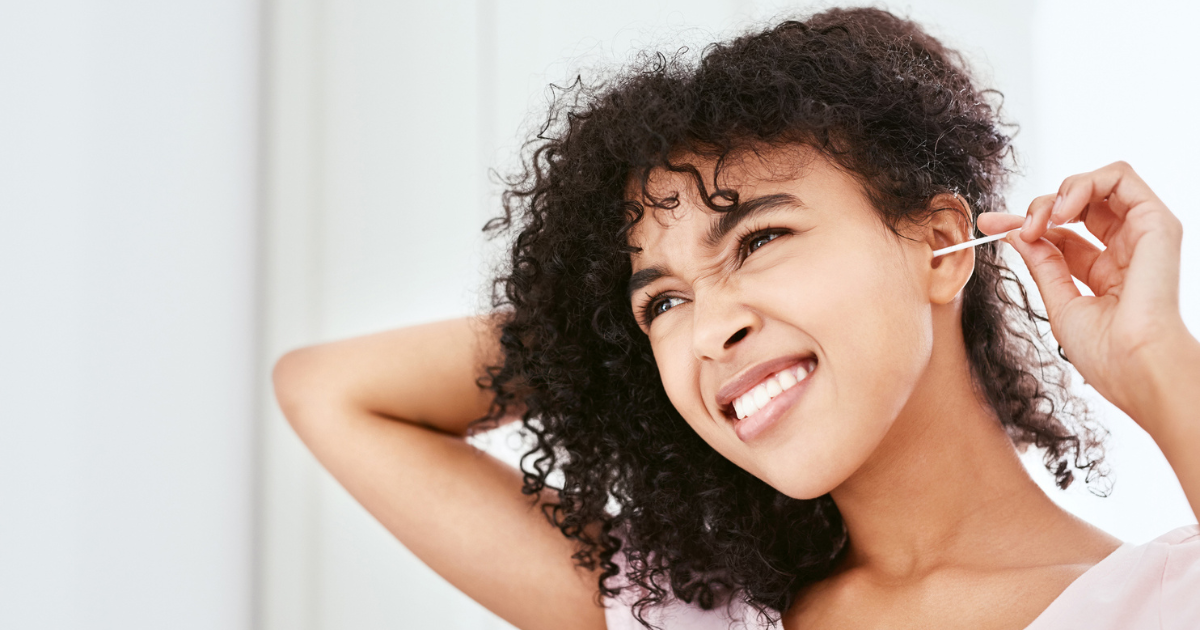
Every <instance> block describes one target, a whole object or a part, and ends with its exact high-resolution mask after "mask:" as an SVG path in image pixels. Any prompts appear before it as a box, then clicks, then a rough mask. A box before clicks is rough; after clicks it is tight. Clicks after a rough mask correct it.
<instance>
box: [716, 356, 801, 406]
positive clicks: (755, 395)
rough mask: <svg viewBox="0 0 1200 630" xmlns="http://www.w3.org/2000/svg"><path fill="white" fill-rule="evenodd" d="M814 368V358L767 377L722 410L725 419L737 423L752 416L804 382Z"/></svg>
mask: <svg viewBox="0 0 1200 630" xmlns="http://www.w3.org/2000/svg"><path fill="white" fill-rule="evenodd" d="M816 367H817V361H816V358H808V359H805V360H803V361H800V362H799V363H796V364H793V365H790V366H788V367H786V368H784V369H782V370H779V371H777V372H774V373H772V374H770V375H768V376H767V377H766V378H764V379H763V380H761V381H759V382H758V383H757V384H756V385H755V386H754V387H751V388H750V389H749V390H747V391H746V392H745V393H744V394H742V395H741V396H738V397H737V398H735V399H734V400H733V402H732V403H731V404H730V405H728V406H727V407H726V408H725V409H723V411H724V412H725V415H726V417H728V418H729V419H730V420H733V421H734V422H738V421H741V420H744V419H746V418H749V417H751V416H753V415H754V414H755V413H757V412H758V411H760V410H761V409H763V408H764V407H766V406H767V405H768V404H770V402H771V401H772V400H774V399H775V398H776V397H777V396H780V395H782V394H783V393H784V392H786V391H788V390H789V389H791V388H793V387H795V386H796V385H799V384H800V383H802V382H804V380H805V379H807V378H808V376H809V374H812V371H813V370H814V369H816Z"/></svg>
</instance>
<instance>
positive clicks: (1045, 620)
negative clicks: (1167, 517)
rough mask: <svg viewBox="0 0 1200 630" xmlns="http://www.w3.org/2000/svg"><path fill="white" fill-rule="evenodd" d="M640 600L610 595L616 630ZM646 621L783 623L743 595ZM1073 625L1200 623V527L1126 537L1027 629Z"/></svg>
mask: <svg viewBox="0 0 1200 630" xmlns="http://www.w3.org/2000/svg"><path fill="white" fill-rule="evenodd" d="M627 595H628V597H627ZM634 601H637V597H636V595H635V594H634V593H632V592H631V591H629V590H626V591H622V593H621V597H620V599H619V600H611V599H610V600H608V604H607V606H608V607H607V609H606V610H605V618H606V620H607V622H608V630H642V629H643V626H642V624H640V623H638V621H637V619H635V618H634V617H633V612H632V609H631V608H630V606H631V605H632V603H633V602H634ZM646 620H647V621H650V622H651V623H654V624H655V625H657V626H659V627H661V628H663V629H664V630H729V629H730V628H731V627H736V628H745V629H746V630H779V625H778V624H774V625H770V626H767V625H762V624H760V623H759V622H758V619H757V613H756V612H755V611H754V609H753V608H750V607H749V606H747V605H746V604H744V603H742V602H741V601H740V600H739V601H736V602H734V605H733V606H731V607H730V609H729V610H728V611H727V610H726V609H724V608H722V609H718V610H701V609H700V608H699V607H696V606H692V605H689V604H684V603H682V602H678V601H674V602H670V603H669V604H667V605H665V606H663V607H661V608H659V609H656V610H652V611H647V613H646ZM734 621H739V622H741V623H742V624H744V625H737V626H733V625H732V624H733V622H734ZM1071 628H1079V629H1081V630H1082V629H1085V628H1086V629H1087V630H1118V629H1119V630H1127V629H1129V628H1154V629H1156V630H1185V629H1186V630H1196V629H1197V628H1200V527H1197V526H1196V525H1188V526H1187V527H1180V528H1179V529H1176V530H1174V531H1172V532H1170V533H1168V534H1166V535H1164V536H1161V537H1159V538H1157V539H1155V540H1153V541H1151V542H1149V543H1146V544H1144V545H1134V544H1131V543H1125V544H1124V545H1122V546H1121V547H1120V548H1118V549H1117V550H1116V551H1114V552H1113V553H1112V554H1111V555H1109V556H1108V557H1107V558H1105V559H1104V560H1101V561H1100V562H1099V563H1098V564H1096V566H1094V567H1092V568H1090V569H1088V570H1087V571H1086V572H1084V574H1083V575H1081V576H1079V578H1078V579H1076V580H1075V581H1074V582H1072V583H1071V584H1070V586H1068V587H1067V588H1066V590H1064V591H1063V592H1062V594H1061V595H1059V596H1058V599H1055V600H1054V601H1053V602H1051V603H1050V606H1049V607H1047V608H1046V610H1044V611H1042V614H1040V615H1038V618H1037V619H1034V620H1033V623H1032V624H1030V625H1029V626H1028V627H1027V628H1026V630H1069V629H1071Z"/></svg>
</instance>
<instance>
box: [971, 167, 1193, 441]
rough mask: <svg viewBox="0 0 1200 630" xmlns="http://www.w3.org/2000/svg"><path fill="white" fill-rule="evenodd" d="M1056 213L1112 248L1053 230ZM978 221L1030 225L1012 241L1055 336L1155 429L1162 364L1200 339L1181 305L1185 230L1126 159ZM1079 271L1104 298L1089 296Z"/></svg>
mask: <svg viewBox="0 0 1200 630" xmlns="http://www.w3.org/2000/svg"><path fill="white" fill-rule="evenodd" d="M1049 221H1053V222H1054V223H1056V224H1058V225H1065V224H1067V223H1070V222H1077V221H1082V222H1083V224H1084V225H1085V226H1086V227H1087V229H1088V231H1089V232H1091V233H1092V234H1094V235H1095V236H1096V237H1098V238H1099V239H1100V241H1101V242H1102V243H1104V245H1105V247H1106V249H1099V248H1097V247H1096V246H1094V245H1092V244H1091V243H1090V242H1088V241H1087V240H1086V239H1084V238H1083V237H1082V236H1080V235H1078V234H1076V233H1075V232H1072V231H1071V230H1068V229H1064V228H1051V229H1048V225H1047V224H1048V222H1049ZM978 225H979V229H980V230H981V231H983V232H984V233H987V234H995V233H998V232H1002V231H1005V230H1011V229H1013V228H1016V227H1022V229H1021V230H1020V231H1018V232H1013V233H1012V234H1009V235H1008V236H1007V237H1006V239H1005V240H1006V241H1007V242H1009V243H1010V244H1012V245H1013V247H1014V248H1016V250H1017V252H1019V253H1020V254H1021V258H1023V259H1024V260H1025V264H1026V265H1028V267H1029V271H1030V274H1031V275H1032V276H1033V279H1034V281H1035V282H1036V283H1037V286H1038V290H1039V291H1040V292H1041V295H1042V300H1043V302H1044V303H1045V305H1046V313H1047V315H1048V316H1049V318H1050V328H1051V330H1052V332H1053V333H1054V336H1055V338H1056V339H1057V340H1058V342H1059V344H1060V345H1061V346H1062V347H1063V350H1064V352H1065V353H1066V355H1067V357H1068V358H1069V359H1070V360H1071V363H1072V364H1073V365H1074V366H1075V368H1076V369H1078V370H1079V373H1080V374H1081V375H1082V376H1083V378H1084V379H1085V380H1086V381H1087V382H1088V384H1090V385H1092V386H1093V387H1095V388H1096V390H1097V391H1098V392H1100V393H1101V394H1102V395H1103V396H1104V397H1105V398H1107V399H1108V400H1110V401H1112V402H1113V403H1114V404H1116V405H1117V406H1118V407H1120V408H1121V409H1122V410H1124V411H1125V412H1126V413H1127V414H1129V415H1130V416H1131V417H1133V418H1134V419H1135V420H1137V421H1138V422H1139V423H1142V425H1143V428H1145V429H1147V430H1150V429H1151V427H1148V426H1146V422H1147V419H1149V418H1151V417H1153V416H1155V415H1156V414H1154V413H1152V412H1150V410H1149V407H1152V406H1153V404H1154V401H1153V400H1152V397H1153V396H1154V395H1155V393H1154V392H1152V391H1149V390H1151V389H1152V388H1149V387H1147V384H1148V383H1150V382H1151V377H1152V376H1154V374H1153V370H1154V369H1155V366H1156V365H1159V364H1161V363H1162V362H1163V358H1164V357H1166V356H1170V353H1172V352H1174V351H1175V349H1177V348H1179V347H1186V346H1194V345H1195V340H1194V339H1193V338H1192V337H1191V335H1190V334H1188V332H1187V329H1186V327H1185V326H1184V324H1183V319H1182V317H1181V316H1180V313H1179V252H1180V244H1181V242H1182V237H1183V228H1182V226H1181V224H1180V222H1179V220H1178V219H1177V218H1176V217H1175V215H1173V214H1171V211H1170V210H1168V209H1167V207H1166V206H1165V205H1164V204H1163V203H1162V201H1161V200H1159V198H1158V197H1157V196H1155V194H1154V192H1153V191H1151V190H1150V188H1149V187H1148V186H1147V185H1146V183H1145V182H1144V181H1142V179H1141V178H1140V177H1139V176H1138V175H1137V173H1135V172H1133V169H1132V168H1131V167H1130V166H1129V165H1128V164H1125V163H1124V162H1117V163H1115V164H1110V165H1109V166H1105V167H1104V168H1101V169H1099V170H1096V171H1092V172H1090V173H1083V174H1080V175H1073V176H1071V177H1068V178H1067V179H1066V180H1065V181H1063V183H1062V185H1061V186H1059V189H1058V194H1057V195H1045V196H1043V197H1038V198H1037V199H1034V200H1033V203H1031V204H1030V205H1029V212H1028V215H1027V216H1026V218H1025V220H1024V222H1023V223H1022V219H1021V217H1019V216H1016V215H1010V214H1002V213H994V212H989V213H984V214H981V215H980V216H979V220H978ZM1072 276H1074V277H1076V278H1078V279H1079V280H1081V281H1082V282H1083V283H1084V284H1085V285H1087V286H1088V287H1089V288H1090V289H1091V290H1092V292H1093V293H1094V294H1095V296H1094V297H1092V296H1084V295H1081V294H1080V292H1079V289H1078V287H1076V285H1075V283H1074V282H1073V281H1072V279H1071V277H1072ZM1164 353H1166V354H1164ZM1152 432H1153V431H1152Z"/></svg>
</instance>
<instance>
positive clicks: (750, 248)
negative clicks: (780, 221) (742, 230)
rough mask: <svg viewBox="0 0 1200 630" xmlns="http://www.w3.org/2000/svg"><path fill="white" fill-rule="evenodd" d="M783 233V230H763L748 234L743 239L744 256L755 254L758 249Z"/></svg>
mask: <svg viewBox="0 0 1200 630" xmlns="http://www.w3.org/2000/svg"><path fill="white" fill-rule="evenodd" d="M782 235H783V232H781V231H779V230H770V231H767V230H763V231H760V232H755V233H753V234H751V235H749V236H747V237H746V238H745V239H743V240H742V256H743V257H745V256H749V255H750V254H753V253H754V252H755V251H757V250H758V248H760V247H762V246H763V245H766V244H767V243H770V242H771V241H773V240H775V239H777V238H779V237H780V236H782Z"/></svg>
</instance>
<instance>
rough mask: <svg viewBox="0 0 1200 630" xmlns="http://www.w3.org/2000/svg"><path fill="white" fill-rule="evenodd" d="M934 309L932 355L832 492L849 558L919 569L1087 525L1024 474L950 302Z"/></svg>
mask: <svg viewBox="0 0 1200 630" xmlns="http://www.w3.org/2000/svg"><path fill="white" fill-rule="evenodd" d="M956 310H957V309H955V311H956ZM940 315H941V317H935V326H936V327H937V328H940V330H936V331H935V336H934V350H933V353H932V358H931V361H930V365H929V367H928V369H927V370H926V372H925V374H924V376H923V377H922V379H921V381H920V382H919V383H918V385H917V388H916V390H915V391H914V393H913V395H912V397H911V398H910V400H909V403H908V404H907V405H906V406H905V408H904V410H903V411H902V412H901V414H900V416H899V417H898V418H897V419H896V421H895V423H894V424H893V425H892V428H891V429H890V431H889V432H888V434H887V436H886V437H885V438H884V440H883V442H882V443H881V444H880V446H879V447H878V448H877V449H876V451H875V453H874V454H873V455H872V456H871V458H870V459H869V460H868V461H867V462H866V463H865V464H864V465H863V466H862V467H861V468H860V469H859V470H858V471H856V472H855V473H854V475H853V476H851V477H850V478H849V479H847V480H846V481H845V482H844V483H842V484H841V485H840V486H838V487H837V488H836V489H835V490H834V491H833V492H832V493H831V495H832V497H833V499H834V501H835V502H836V503H837V506H838V509H839V510H840V511H841V513H842V518H843V519H844V521H845V523H846V527H847V531H848V533H849V536H850V547H849V549H848V554H847V557H846V566H848V567H861V568H868V569H871V570H873V571H879V572H881V573H883V574H886V575H890V576H894V577H905V576H919V575H921V574H925V573H928V572H930V571H932V570H934V569H936V568H938V567H941V566H946V565H953V564H957V565H962V564H972V565H973V564H976V563H983V564H986V563H987V562H988V561H989V560H993V561H994V560H995V559H996V557H997V554H1000V555H1004V552H1005V551H1010V552H1012V553H1016V554H1028V553H1030V552H1033V551H1034V549H1033V547H1031V545H1035V544H1036V542H1031V539H1034V538H1037V537H1031V536H1029V532H1031V531H1037V532H1039V533H1049V532H1050V531H1056V532H1061V533H1067V532H1068V530H1072V529H1073V528H1080V527H1087V526H1086V525H1084V524H1083V523H1082V522H1081V521H1078V520H1076V519H1074V517H1072V516H1070V515H1069V514H1067V513H1066V512H1065V511H1063V510H1062V509H1061V508H1059V507H1057V506H1056V505H1055V504H1054V503H1053V502H1052V501H1051V500H1050V499H1049V497H1047V496H1046V495H1045V493H1044V492H1042V490H1041V489H1040V488H1039V487H1038V486H1037V484H1036V483H1034V481H1033V480H1032V479H1031V478H1030V477H1029V475H1028V473H1027V472H1026V471H1025V468H1024V466H1023V465H1022V464H1021V461H1020V459H1019V458H1018V457H1017V453H1016V450H1015V448H1014V447H1013V444H1012V441H1011V440H1010V439H1009V437H1008V435H1007V434H1006V433H1005V431H1004V429H1003V427H1001V426H1000V423H999V421H998V420H997V419H996V418H995V416H994V414H993V413H992V412H991V410H990V409H989V408H988V407H987V406H986V405H985V404H984V403H983V402H982V400H981V399H980V397H979V395H978V394H977V393H976V390H975V387H974V385H973V383H972V381H971V376H970V374H971V371H970V367H969V364H968V361H967V356H966V351H965V346H964V344H963V340H962V336H961V327H960V326H959V325H957V324H958V320H957V316H956V312H955V313H949V314H946V313H942V314H940ZM938 320H940V322H941V323H942V324H943V325H941V326H938V323H936V322H937V321H938ZM1076 533H1078V532H1076ZM1045 538H1046V537H1043V539H1045Z"/></svg>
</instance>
